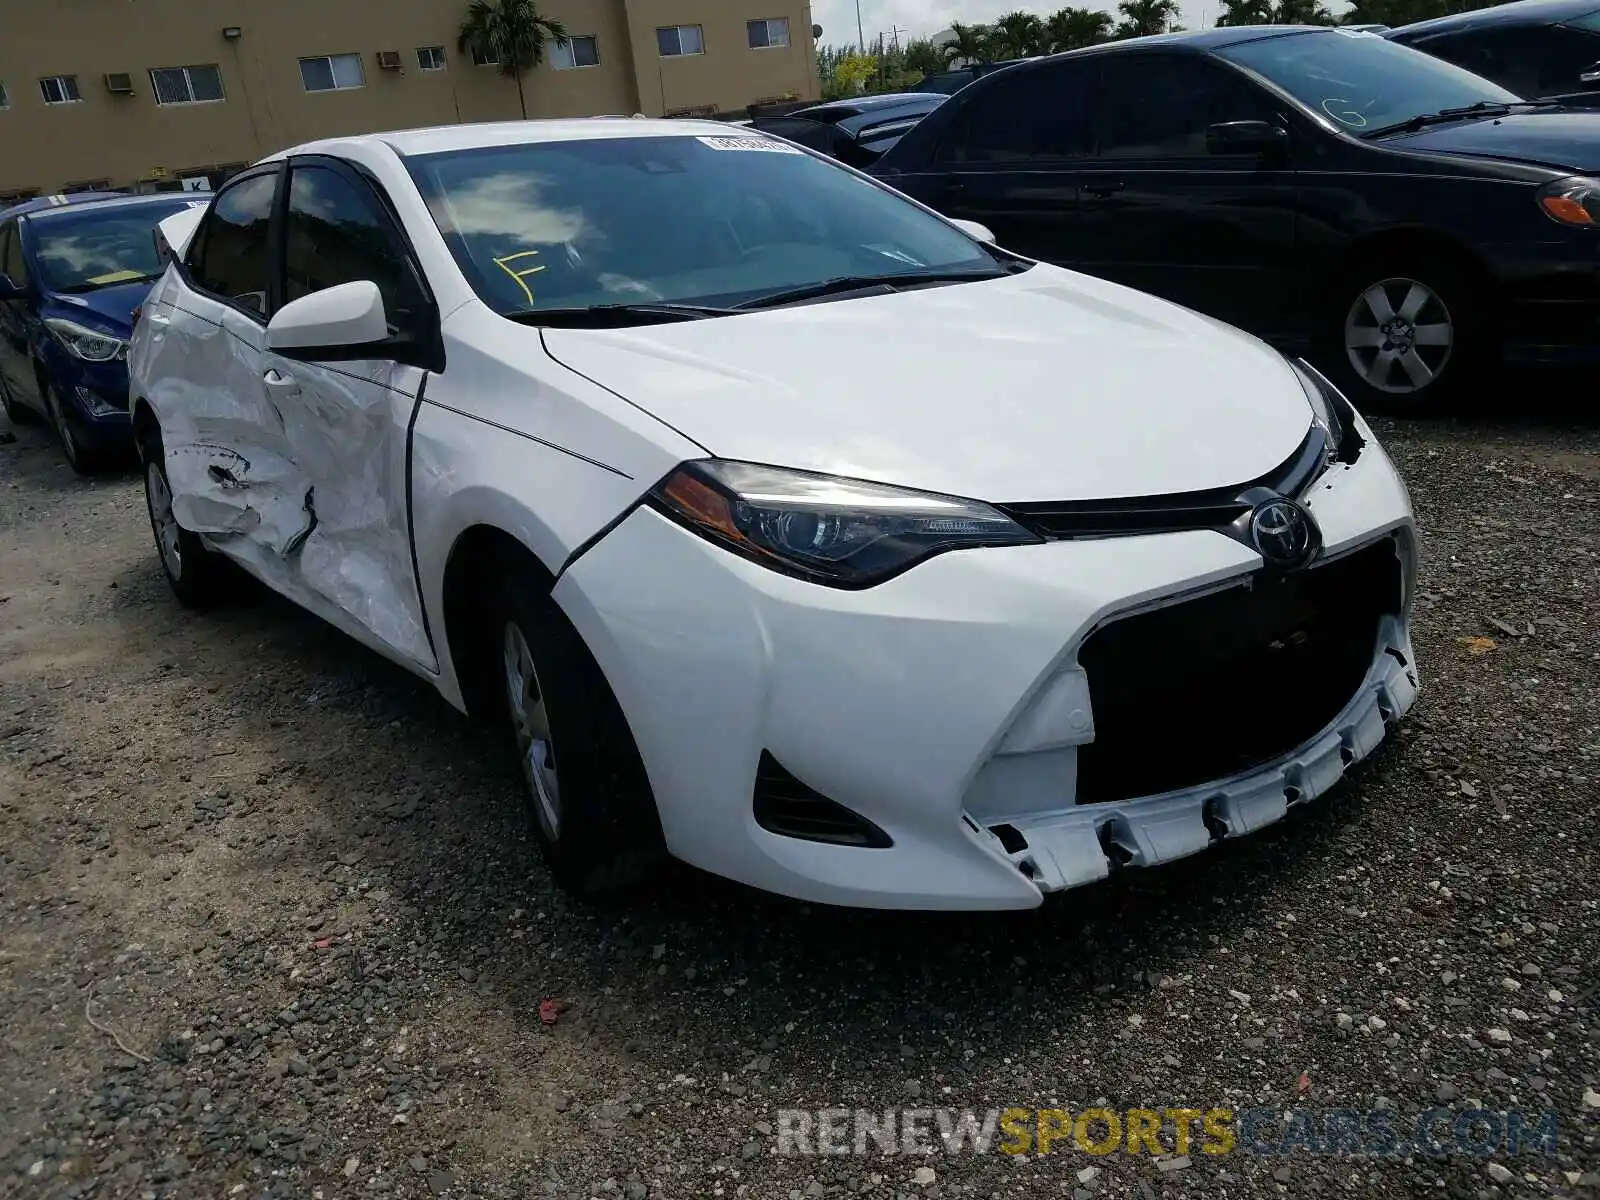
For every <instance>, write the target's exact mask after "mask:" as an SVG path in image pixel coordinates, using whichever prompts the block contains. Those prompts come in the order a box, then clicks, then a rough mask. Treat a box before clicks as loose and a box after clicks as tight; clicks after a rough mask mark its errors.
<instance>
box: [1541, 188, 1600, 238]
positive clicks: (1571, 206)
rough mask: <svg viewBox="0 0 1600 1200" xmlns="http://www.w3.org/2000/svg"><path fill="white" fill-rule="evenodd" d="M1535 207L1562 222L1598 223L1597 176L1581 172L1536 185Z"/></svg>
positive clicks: (1599, 212)
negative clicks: (1537, 202) (1537, 196)
mask: <svg viewBox="0 0 1600 1200" xmlns="http://www.w3.org/2000/svg"><path fill="white" fill-rule="evenodd" d="M1539 208H1540V209H1541V210H1542V211H1543V212H1544V215H1545V216H1547V217H1549V218H1550V219H1551V220H1552V221H1559V222H1560V223H1561V224H1563V225H1585V226H1588V227H1589V228H1591V229H1592V228H1594V227H1595V226H1596V225H1600V179H1586V178H1584V177H1583V176H1581V175H1577V176H1574V177H1572V178H1571V179H1557V180H1555V181H1554V182H1552V183H1547V184H1545V185H1544V186H1543V187H1542V188H1540V189H1539Z"/></svg>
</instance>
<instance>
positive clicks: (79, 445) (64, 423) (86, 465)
mask: <svg viewBox="0 0 1600 1200" xmlns="http://www.w3.org/2000/svg"><path fill="white" fill-rule="evenodd" d="M43 388H44V404H45V408H46V409H48V410H49V413H50V425H51V427H52V428H53V429H54V430H55V431H56V439H57V440H58V441H59V442H60V443H61V453H62V454H64V455H66V458H67V465H68V466H69V467H71V468H72V469H73V470H74V471H76V472H77V473H78V474H79V475H82V476H84V477H85V478H88V477H89V476H91V475H95V474H98V473H99V472H100V471H101V470H103V469H104V467H105V456H104V455H103V454H102V453H100V452H99V451H98V450H95V449H93V448H91V447H90V446H89V444H88V443H87V442H86V441H85V439H84V435H83V431H82V430H80V429H79V428H78V424H77V421H76V419H75V418H74V417H73V415H72V413H71V412H70V411H69V410H68V407H67V405H66V403H65V402H64V401H63V400H62V399H61V393H60V392H59V391H57V390H56V386H55V384H53V383H45V384H44V385H43Z"/></svg>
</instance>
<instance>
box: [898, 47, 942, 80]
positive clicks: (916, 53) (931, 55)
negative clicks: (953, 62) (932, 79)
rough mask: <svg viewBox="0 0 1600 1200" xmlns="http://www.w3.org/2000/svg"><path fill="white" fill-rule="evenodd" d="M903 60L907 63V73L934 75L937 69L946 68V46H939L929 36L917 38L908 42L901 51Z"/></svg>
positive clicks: (919, 76)
mask: <svg viewBox="0 0 1600 1200" xmlns="http://www.w3.org/2000/svg"><path fill="white" fill-rule="evenodd" d="M901 61H902V62H903V63H904V65H905V69H906V73H907V74H910V75H915V76H917V78H919V79H920V78H921V77H922V76H924V75H932V74H933V73H934V72H935V71H942V70H944V68H945V63H946V60H945V56H944V48H943V47H942V46H937V45H935V44H934V43H933V41H932V40H931V39H929V38H915V39H913V40H912V41H909V42H907V43H906V46H905V49H904V50H903V51H901Z"/></svg>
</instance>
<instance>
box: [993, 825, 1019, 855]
mask: <svg viewBox="0 0 1600 1200" xmlns="http://www.w3.org/2000/svg"><path fill="white" fill-rule="evenodd" d="M989 832H990V833H992V834H994V835H995V837H997V838H999V839H1000V845H1001V846H1003V847H1004V848H1005V852H1006V853H1007V854H1021V853H1022V852H1023V851H1024V850H1026V849H1027V848H1028V839H1027V838H1025V837H1023V836H1022V831H1021V830H1020V829H1018V828H1017V827H1016V826H1015V825H991V826H989Z"/></svg>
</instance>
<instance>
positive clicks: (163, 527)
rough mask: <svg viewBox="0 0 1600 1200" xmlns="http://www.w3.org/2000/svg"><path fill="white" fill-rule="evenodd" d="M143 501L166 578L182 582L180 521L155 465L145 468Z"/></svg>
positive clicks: (169, 493) (170, 492)
mask: <svg viewBox="0 0 1600 1200" xmlns="http://www.w3.org/2000/svg"><path fill="white" fill-rule="evenodd" d="M144 497H145V501H146V503H148V504H149V506H150V527H151V528H152V529H154V530H155V535H156V546H157V547H158V548H159V549H160V551H161V561H162V563H163V564H164V565H165V566H166V568H167V574H168V575H171V576H172V578H174V579H179V578H181V577H182V576H183V547H182V546H181V545H180V544H179V542H178V518H177V517H175V516H174V515H173V513H172V489H171V488H169V487H168V486H167V477H166V476H165V475H164V474H162V472H161V467H160V465H159V464H157V463H155V462H151V463H148V464H146V466H145V469H144Z"/></svg>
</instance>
